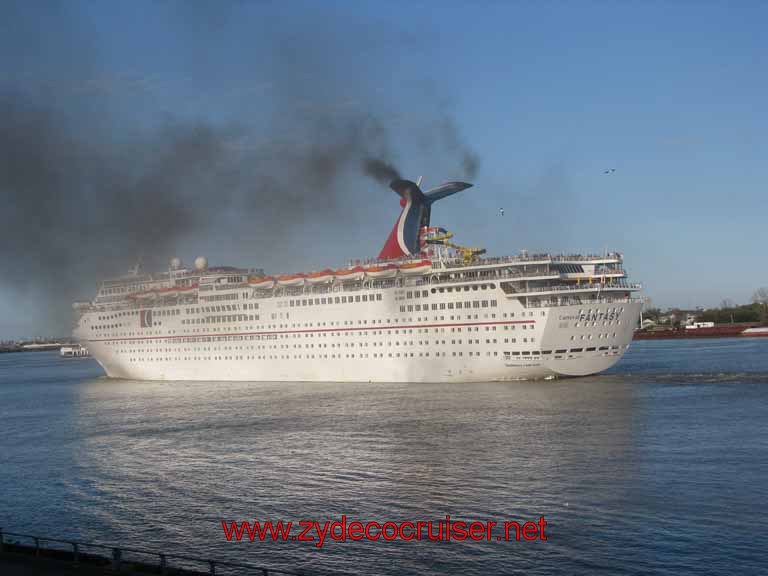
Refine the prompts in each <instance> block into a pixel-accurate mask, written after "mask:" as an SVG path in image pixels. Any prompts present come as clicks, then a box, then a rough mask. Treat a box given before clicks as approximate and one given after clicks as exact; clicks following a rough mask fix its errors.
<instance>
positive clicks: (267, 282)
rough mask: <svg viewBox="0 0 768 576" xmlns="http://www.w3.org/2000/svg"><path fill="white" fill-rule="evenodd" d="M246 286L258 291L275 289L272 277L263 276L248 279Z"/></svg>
mask: <svg viewBox="0 0 768 576" xmlns="http://www.w3.org/2000/svg"><path fill="white" fill-rule="evenodd" d="M248 285H249V286H253V287H254V288H257V289H259V290H271V289H272V288H274V287H275V279H274V278H272V276H264V277H263V278H248Z"/></svg>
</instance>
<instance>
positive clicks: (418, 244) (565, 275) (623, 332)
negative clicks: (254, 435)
mask: <svg viewBox="0 0 768 576" xmlns="http://www.w3.org/2000/svg"><path fill="white" fill-rule="evenodd" d="M469 186H470V185H469V184H465V183H461V182H451V183H448V184H444V185H443V186H440V187H438V188H435V189H433V190H430V191H427V192H422V191H421V190H420V188H419V186H418V185H417V184H415V183H413V182H409V181H404V180H401V181H395V182H393V183H392V188H393V189H394V190H395V191H396V192H397V193H398V194H399V195H400V196H401V206H402V211H401V215H400V217H399V218H398V220H397V223H396V224H395V227H394V229H393V230H392V233H391V234H390V236H389V238H388V240H387V242H386V243H385V246H384V248H383V249H382V251H381V254H380V256H379V258H378V259H377V260H375V261H370V262H364V263H355V264H351V265H350V266H348V267H345V268H341V269H324V270H320V271H316V272H310V273H296V274H284V275H277V276H269V275H265V274H264V273H263V272H262V271H260V270H254V269H244V268H232V267H209V266H208V263H207V261H206V259H205V258H202V257H199V258H197V259H196V260H195V265H194V266H193V267H190V268H187V267H185V266H183V265H182V263H181V261H180V260H179V259H178V258H174V259H172V260H171V263H170V266H169V269H168V270H167V271H166V272H163V273H160V274H148V273H144V272H142V271H141V270H140V269H139V268H138V267H137V268H136V269H134V270H132V272H131V273H130V274H129V275H127V276H123V277H120V278H116V279H112V280H105V281H103V282H102V283H101V284H100V286H99V289H98V293H97V295H96V297H95V298H94V299H93V300H92V301H90V302H87V303H76V304H75V306H74V307H75V310H76V312H77V325H76V328H75V336H76V337H77V338H79V340H80V341H81V342H82V343H83V344H84V345H86V346H87V347H88V349H89V351H90V353H91V355H92V356H93V357H95V358H96V359H97V360H98V361H99V363H100V364H101V365H102V366H103V367H104V369H105V371H106V372H107V374H108V375H109V376H112V377H118V378H133V379H146V380H254V381H257V380H262V381H283V380H291V381H384V382H388V381H398V382H403V381H405V382H409V381H413V382H441V381H489V380H511V379H521V378H545V377H552V376H560V375H561V376H579V375H586V374H594V373H597V372H601V371H603V370H605V369H607V368H609V367H610V366H612V365H613V364H615V363H616V362H617V361H618V360H619V358H620V357H621V356H622V355H623V354H624V352H625V351H626V350H627V348H628V347H629V345H630V342H631V340H632V334H633V330H634V328H635V327H636V324H637V320H638V316H639V313H640V306H641V302H640V300H639V299H638V298H636V297H634V296H633V294H634V292H635V291H637V290H639V288H640V287H639V286H638V285H636V284H630V283H629V282H628V281H627V274H626V272H625V270H624V268H623V259H622V256H621V255H620V254H618V253H615V252H606V253H604V254H601V255H551V254H527V253H525V252H523V253H521V254H520V255H519V256H514V257H501V258H486V257H481V256H480V255H481V253H482V252H483V250H481V249H477V248H465V247H463V246H459V245H457V244H454V243H453V242H451V241H450V238H451V237H452V235H451V234H450V233H448V232H447V231H445V230H443V229H442V228H438V227H433V226H431V222H430V213H431V205H432V203H433V202H435V201H436V200H439V199H441V198H444V197H445V196H448V195H450V194H454V193H456V192H459V191H461V190H464V189H466V188H468V187H469Z"/></svg>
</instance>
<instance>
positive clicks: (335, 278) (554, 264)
mask: <svg viewBox="0 0 768 576" xmlns="http://www.w3.org/2000/svg"><path fill="white" fill-rule="evenodd" d="M383 271H384V272H385V277H382V274H383V273H384V272H383ZM489 281H494V282H499V284H500V288H501V289H502V290H503V291H504V292H505V294H507V296H508V297H513V298H517V299H519V300H521V302H522V303H523V304H524V305H526V306H540V305H557V303H558V302H565V301H570V300H572V298H570V296H573V295H579V294H587V293H595V292H596V293H597V294H598V295H599V294H602V295H603V297H605V295H608V294H611V293H615V294H617V295H619V294H623V295H624V296H626V297H628V296H629V293H630V292H632V291H636V290H639V289H640V288H641V286H640V285H638V284H631V283H629V282H628V281H627V273H626V271H625V270H624V268H623V256H622V255H621V254H620V253H618V252H606V253H605V254H602V255H597V254H588V255H580V254H527V253H523V254H520V255H518V256H505V257H487V258H478V257H475V258H472V259H469V260H468V259H464V258H460V257H454V258H431V259H418V260H414V259H402V260H389V261H369V262H365V263H360V262H356V263H351V264H350V266H348V267H346V268H342V269H337V270H335V271H334V270H325V271H324V272H321V273H310V274H289V275H275V276H266V275H264V273H263V272H262V271H261V270H258V269H247V268H234V267H212V268H207V267H206V268H204V269H187V268H176V269H169V270H168V271H165V272H161V273H159V274H146V273H141V274H132V275H128V276H123V277H120V278H115V279H110V280H105V281H103V282H101V283H100V285H99V290H98V293H97V295H96V297H95V298H94V300H93V301H91V302H88V303H79V304H76V305H75V307H76V309H77V310H78V311H81V312H83V311H87V310H89V309H131V308H151V307H158V306H169V305H173V304H195V303H198V302H213V301H219V300H238V299H240V298H242V299H245V298H258V299H260V300H265V299H267V300H268V299H272V298H281V297H285V296H297V295H301V294H327V293H331V292H333V293H336V292H339V293H343V292H356V291H360V290H368V289H390V288H391V289H394V288H398V287H409V286H413V287H416V286H432V287H434V288H435V291H439V292H443V290H444V289H446V288H447V289H449V290H450V289H451V288H448V287H450V286H454V285H457V284H460V285H462V286H467V287H471V286H472V285H474V284H478V283H483V282H489Z"/></svg>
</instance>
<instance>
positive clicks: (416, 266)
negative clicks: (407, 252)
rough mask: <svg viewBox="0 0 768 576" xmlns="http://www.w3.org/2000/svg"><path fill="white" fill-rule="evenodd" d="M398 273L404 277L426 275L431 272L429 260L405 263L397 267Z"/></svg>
mask: <svg viewBox="0 0 768 576" xmlns="http://www.w3.org/2000/svg"><path fill="white" fill-rule="evenodd" d="M398 268H399V269H400V272H401V273H402V274H405V275H406V276H418V275H421V274H427V273H428V272H429V271H430V270H432V261H431V260H416V261H414V262H406V263H405V264H400V266H398Z"/></svg>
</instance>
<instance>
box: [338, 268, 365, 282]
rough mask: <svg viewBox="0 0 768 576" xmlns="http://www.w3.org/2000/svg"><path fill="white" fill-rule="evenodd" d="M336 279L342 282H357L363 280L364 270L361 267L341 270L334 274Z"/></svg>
mask: <svg viewBox="0 0 768 576" xmlns="http://www.w3.org/2000/svg"><path fill="white" fill-rule="evenodd" d="M335 274H336V278H337V279H338V280H341V281H342V282H359V281H360V280H362V279H363V278H365V269H364V268H363V267H362V266H355V267H354V268H341V269H339V270H336V272H335Z"/></svg>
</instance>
